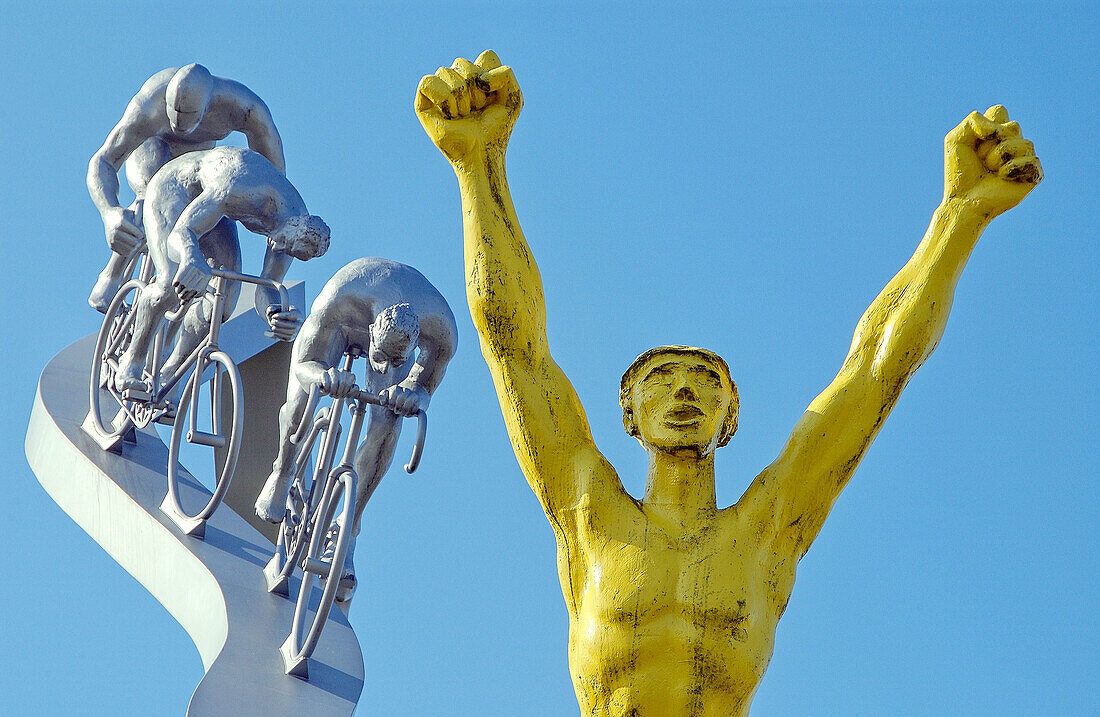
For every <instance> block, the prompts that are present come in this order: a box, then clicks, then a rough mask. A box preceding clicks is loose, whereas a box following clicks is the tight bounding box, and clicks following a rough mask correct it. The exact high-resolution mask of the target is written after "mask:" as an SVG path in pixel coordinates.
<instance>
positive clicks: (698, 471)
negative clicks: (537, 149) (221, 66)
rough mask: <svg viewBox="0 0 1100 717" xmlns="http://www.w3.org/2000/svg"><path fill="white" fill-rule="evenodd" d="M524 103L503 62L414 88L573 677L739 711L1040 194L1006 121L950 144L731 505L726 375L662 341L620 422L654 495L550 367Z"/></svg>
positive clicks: (600, 702) (591, 705)
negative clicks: (520, 133)
mask: <svg viewBox="0 0 1100 717" xmlns="http://www.w3.org/2000/svg"><path fill="white" fill-rule="evenodd" d="M522 105H523V97H522V94H521V93H520V90H519V86H518V85H517V84H516V81H515V77H514V76H513V74H512V71H511V70H510V69H508V68H507V67H501V65H500V61H499V59H498V58H497V57H496V55H495V54H494V53H492V52H485V53H482V55H481V56H480V57H479V58H478V59H477V61H476V62H475V63H470V62H468V61H466V60H462V59H459V60H456V61H455V63H454V65H453V66H452V67H451V68H440V69H439V71H438V72H436V73H435V74H434V75H429V76H426V77H425V78H424V79H423V80H422V81H421V83H420V87H419V89H418V92H417V99H416V111H417V115H418V117H419V118H420V120H421V122H422V124H423V125H424V128H425V129H426V131H427V132H428V134H429V136H430V137H431V138H432V140H433V141H434V142H435V144H436V145H437V146H438V147H439V148H440V149H441V150H442V151H443V153H444V154H445V155H446V156H447V158H448V159H449V160H450V161H451V163H452V164H453V166H454V169H455V172H456V174H457V175H458V181H459V187H460V189H461V193H462V211H463V226H464V233H465V260H466V275H467V285H466V290H467V298H468V300H469V304H470V312H471V315H472V316H473V320H474V324H475V326H476V327H477V331H478V334H479V336H480V338H481V347H482V352H483V353H484V355H485V359H486V361H487V362H488V364H489V369H490V371H491V372H492V375H493V380H494V382H495V384H496V389H497V394H498V397H499V399H500V405H501V409H502V410H503V412H504V419H505V423H506V425H507V428H508V433H509V436H510V437H511V440H512V444H513V446H514V447H515V452H516V457H517V458H518V459H519V463H520V467H521V468H522V470H523V473H524V475H526V477H527V480H528V482H529V483H530V485H531V488H532V490H534V492H535V495H536V496H538V499H539V501H540V502H541V504H542V507H543V509H544V510H545V512H546V516H547V517H548V518H549V520H550V524H551V526H552V527H553V529H554V533H555V535H556V537H557V543H558V574H559V577H560V579H561V586H562V592H563V594H564V596H565V602H566V606H567V608H568V610H569V667H570V672H571V674H572V676H573V683H574V687H575V689H576V693H577V700H578V701H579V702H580V706H581V710H582V712H583V713H584V714H589V715H629V714H638V715H655V716H662V717H663V716H667V715H722V716H723V717H728V716H729V715H743V714H746V713H747V712H748V708H749V703H750V701H751V699H752V696H753V693H754V692H755V691H756V688H757V686H758V685H759V683H760V679H761V677H762V676H763V674H764V670H765V669H766V668H767V666H768V661H769V659H770V658H771V654H772V649H773V643H774V637H775V628H776V624H777V623H778V621H779V618H780V616H781V615H782V614H783V610H784V609H785V607H786V605H787V600H788V598H789V597H790V594H791V588H792V586H793V584H794V577H795V567H796V565H797V563H798V561H799V559H800V558H801V557H802V556H803V555H804V554H805V553H806V551H807V549H808V548H809V546H810V543H811V542H812V541H813V540H814V538H815V537H816V536H817V534H818V531H819V530H820V529H821V526H822V523H823V521H824V520H825V517H826V516H827V515H828V512H829V510H830V508H831V507H832V505H833V502H834V501H835V500H836V498H837V496H838V494H839V493H840V491H841V489H843V487H844V485H845V484H846V483H847V482H848V479H849V478H850V477H851V475H852V472H853V471H854V470H855V468H856V465H857V464H858V463H859V460H860V459H861V458H862V456H863V454H864V452H865V451H866V450H867V447H868V445H870V443H871V440H872V439H873V438H874V436H875V434H876V433H877V432H878V430H879V428H880V427H881V425H882V422H883V420H884V419H885V418H886V416H887V414H888V413H889V412H890V410H891V409H892V408H893V406H894V404H895V402H896V401H897V399H898V396H899V394H900V393H901V390H902V388H903V387H904V386H905V383H906V381H907V380H908V379H909V378H910V376H912V374H913V372H914V371H916V369H917V368H918V367H919V366H920V365H921V363H922V362H923V361H924V360H925V359H926V358H927V357H928V355H929V354H930V353H931V352H932V350H933V349H934V348H935V346H936V343H937V341H939V338H940V336H941V334H942V333H943V329H944V325H945V323H946V321H947V314H948V311H949V309H950V306H951V300H952V296H953V294H954V289H955V284H956V282H957V280H958V278H959V274H960V273H961V271H962V268H963V265H964V264H965V263H966V260H967V258H968V257H969V255H970V252H971V250H972V249H973V247H974V245H975V243H976V242H977V240H978V236H979V235H980V234H981V232H982V230H983V229H984V228H985V226H986V225H987V224H988V223H989V221H990V220H991V219H992V218H993V217H994V216H996V215H997V214H1000V213H1001V212H1004V211H1006V210H1007V209H1010V208H1011V207H1013V206H1015V205H1016V204H1017V203H1018V202H1019V201H1020V200H1022V199H1023V197H1024V196H1025V195H1026V194H1027V193H1028V192H1029V191H1030V190H1031V189H1032V188H1033V187H1034V186H1035V185H1036V184H1037V183H1038V182H1039V181H1040V179H1041V178H1042V170H1041V168H1040V165H1039V161H1038V159H1036V157H1035V155H1034V150H1033V148H1032V145H1031V143H1030V142H1028V141H1027V140H1024V139H1022V138H1021V137H1020V130H1019V127H1018V126H1017V125H1016V123H1015V122H1009V121H1008V115H1007V113H1006V112H1005V110H1004V108H1003V107H1000V106H996V107H991V108H990V109H989V110H988V111H987V112H986V113H985V114H979V113H977V112H974V113H972V114H971V115H970V116H969V117H967V118H966V119H965V120H964V121H963V122H962V123H961V124H960V125H959V126H958V127H956V128H955V129H954V130H952V131H951V132H950V133H949V134H948V135H947V139H946V142H945V185H946V186H945V192H944V199H943V202H942V203H941V204H940V206H939V208H938V209H937V210H936V211H935V213H934V215H933V217H932V223H931V226H930V227H929V228H928V232H927V233H926V234H925V236H924V239H923V241H921V243H920V245H919V246H918V247H917V250H916V253H915V254H914V255H913V257H912V259H910V260H909V262H908V263H907V264H906V265H905V266H904V267H903V268H902V269H901V271H900V272H898V274H897V276H895V277H894V278H893V279H892V280H891V281H890V283H889V284H887V285H886V288H885V289H884V290H883V291H882V293H881V294H880V295H879V296H878V298H877V299H875V301H874V303H872V304H871V306H870V308H869V309H867V312H866V313H865V314H864V315H863V318H862V319H860V321H859V324H858V326H857V327H856V331H855V337H854V339H853V341H852V347H851V350H850V351H849V354H848V358H847V360H845V362H844V365H843V367H842V368H841V370H840V373H839V374H838V375H837V377H836V378H835V379H834V380H833V382H832V383H831V384H830V385H829V386H828V388H826V389H825V391H824V392H823V393H822V394H821V395H820V396H818V397H817V398H816V399H814V401H813V402H812V403H811V404H810V406H809V408H808V409H807V410H806V412H805V414H804V415H803V416H802V418H801V420H800V421H799V422H798V425H797V426H795V428H794V432H793V433H792V434H791V436H790V438H789V440H788V441H787V443H786V445H785V446H784V447H783V450H782V451H781V453H780V455H779V457H778V458H777V459H776V460H775V462H774V463H772V464H771V465H770V466H768V467H767V468H765V469H764V471H763V472H762V473H760V475H759V476H757V477H756V479H755V480H754V481H753V482H752V484H751V485H750V486H749V488H748V490H747V491H746V492H745V494H744V496H742V498H741V499H740V500H739V501H738V502H737V503H736V504H735V505H733V506H731V507H729V508H724V509H719V508H718V507H717V505H716V503H715V494H714V451H715V450H716V448H717V447H718V446H719V445H722V444H724V443H725V441H727V440H728V439H729V436H730V435H731V434H732V432H733V430H734V429H735V428H736V416H737V394H736V388H735V386H734V384H733V382H732V381H731V379H730V377H729V373H728V369H727V368H726V365H725V362H723V361H722V360H721V359H720V358H718V357H717V356H715V355H714V354H712V353H710V352H709V351H704V350H701V349H691V348H687V347H662V348H660V349H656V350H653V351H650V352H647V353H646V354H643V355H642V356H641V357H639V360H638V361H636V362H635V364H634V365H633V366H631V368H630V369H629V370H628V371H627V374H626V375H625V376H624V380H623V387H622V403H623V421H624V425H625V426H626V429H627V431H628V432H629V433H631V434H632V435H634V436H637V438H638V440H639V441H640V442H641V444H642V445H643V446H644V447H645V449H646V451H647V452H648V453H649V472H648V479H647V486H646V492H645V497H644V498H643V499H642V500H640V501H639V500H635V499H634V498H632V497H631V496H630V495H628V494H627V493H626V492H625V491H624V490H623V488H622V485H621V484H620V482H619V479H618V476H617V475H616V473H615V470H614V468H612V467H611V465H610V464H609V463H608V462H607V460H606V459H605V458H604V457H603V456H602V455H601V454H600V452H599V451H598V450H597V449H596V446H595V444H594V443H593V441H592V436H591V433H590V431H589V427H588V423H587V419H586V418H585V414H584V411H583V409H582V407H581V404H580V401H579V400H578V399H577V395H576V393H575V392H574V391H573V387H572V386H571V385H570V383H569V381H568V380H567V379H566V378H565V375H564V374H563V373H562V370H561V369H560V368H559V367H558V365H557V364H556V363H555V362H554V360H553V358H552V357H551V356H550V351H549V348H548V345H547V338H546V316H545V306H544V302H543V293H542V284H541V280H540V278H539V273H538V269H537V268H536V266H535V262H534V259H533V258H532V256H531V252H530V250H529V248H528V246H527V243H526V241H525V240H524V237H523V234H522V232H521V231H520V226H519V220H518V219H517V217H516V212H515V209H514V207H513V206H512V201H511V197H510V194H509V191H508V184H507V179H506V176H505V166H504V155H505V150H506V147H507V143H508V137H509V135H510V133H511V130H512V127H513V125H514V123H515V120H516V117H517V116H518V115H519V112H520V109H521V107H522Z"/></svg>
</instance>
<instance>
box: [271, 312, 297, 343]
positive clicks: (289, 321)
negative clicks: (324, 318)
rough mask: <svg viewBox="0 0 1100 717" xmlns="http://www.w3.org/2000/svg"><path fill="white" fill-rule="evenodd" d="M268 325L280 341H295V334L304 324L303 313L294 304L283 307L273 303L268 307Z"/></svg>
mask: <svg viewBox="0 0 1100 717" xmlns="http://www.w3.org/2000/svg"><path fill="white" fill-rule="evenodd" d="M267 325H268V326H269V327H271V333H272V334H273V335H274V336H275V338H277V339H279V340H280V341H293V340H294V335H295V334H297V333H298V329H300V328H301V326H302V315H301V313H300V312H299V311H298V309H296V308H294V307H293V306H287V307H283V306H280V305H279V304H271V305H270V306H268V307H267Z"/></svg>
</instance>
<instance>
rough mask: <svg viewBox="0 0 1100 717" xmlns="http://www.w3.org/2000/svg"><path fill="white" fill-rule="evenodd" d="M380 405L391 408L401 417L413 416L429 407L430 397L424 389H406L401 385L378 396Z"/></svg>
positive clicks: (417, 387)
mask: <svg viewBox="0 0 1100 717" xmlns="http://www.w3.org/2000/svg"><path fill="white" fill-rule="evenodd" d="M378 398H379V399H380V401H379V405H381V406H385V407H386V408H389V409H390V410H391V411H393V412H394V413H396V414H397V415H399V416H412V415H414V414H416V413H417V412H419V411H423V410H425V409H426V408H427V407H428V401H429V400H430V397H429V396H428V392H427V391H425V390H424V389H423V388H420V387H419V386H416V387H415V388H406V387H404V386H402V385H400V384H398V385H396V386H390V387H389V388H387V389H384V390H382V391H381V392H379V394H378Z"/></svg>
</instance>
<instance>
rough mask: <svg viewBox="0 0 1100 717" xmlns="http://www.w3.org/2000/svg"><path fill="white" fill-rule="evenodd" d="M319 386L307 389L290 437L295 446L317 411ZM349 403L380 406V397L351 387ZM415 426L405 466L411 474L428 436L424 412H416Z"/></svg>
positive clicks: (315, 385)
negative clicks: (409, 453) (298, 420)
mask: <svg viewBox="0 0 1100 717" xmlns="http://www.w3.org/2000/svg"><path fill="white" fill-rule="evenodd" d="M321 394H322V391H321V385H320V384H317V383H315V384H313V385H312V386H311V387H310V389H309V399H308V400H307V401H306V409H305V411H303V413H302V420H301V422H300V423H299V424H298V430H297V431H296V432H295V433H294V436H293V437H291V439H290V442H291V443H294V444H297V443H299V442H301V440H302V439H303V438H305V436H306V433H307V432H308V431H309V427H310V423H311V421H310V420H309V417H310V416H312V415H313V414H314V412H315V411H316V410H317V404H318V403H319V402H320V401H321ZM345 398H347V399H348V400H351V401H358V402H359V403H361V404H367V403H369V404H372V405H375V406H381V405H382V399H381V397H379V396H377V395H375V394H373V393H368V392H367V391H364V390H363V389H361V388H359V387H358V386H352V387H351V391H349V392H348V395H347V396H346V397H345ZM411 417H412V416H404V418H411ZM416 419H417V426H416V445H414V446H413V452H412V456H410V457H409V462H408V463H406V464H405V466H404V467H405V472H406V473H412V472H414V471H415V470H416V469H417V467H418V466H419V465H420V457H421V456H422V455H423V454H424V440H425V438H427V435H428V414H427V413H425V412H424V411H422V410H421V411H417V412H416Z"/></svg>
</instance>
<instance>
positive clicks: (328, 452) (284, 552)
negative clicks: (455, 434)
mask: <svg viewBox="0 0 1100 717" xmlns="http://www.w3.org/2000/svg"><path fill="white" fill-rule="evenodd" d="M361 355H362V349H361V348H360V347H358V346H353V347H351V348H350V349H348V351H347V352H346V353H345V354H344V361H343V365H342V367H341V368H343V370H344V371H351V367H352V364H353V363H354V361H355V359H356V358H358V357H359V356H361ZM321 393H322V392H321V389H320V385H319V384H314V385H313V386H312V387H310V393H309V398H308V399H307V402H306V408H305V411H304V412H303V414H302V422H301V424H299V426H298V430H297V431H296V432H295V434H294V436H293V437H292V438H291V442H292V443H294V444H295V445H296V446H297V447H298V448H297V451H296V453H295V462H294V479H293V482H292V483H291V487H290V492H289V494H288V497H287V502H286V508H287V510H286V514H285V516H284V518H283V522H282V525H281V526H280V527H279V535H278V538H277V540H276V541H275V546H276V547H275V554H274V555H273V556H272V558H271V560H270V561H269V562H268V564H267V566H266V567H265V568H264V575H265V577H266V579H267V586H268V591H269V592H272V593H275V594H279V595H284V596H287V597H289V592H290V591H289V586H290V577H291V575H292V574H293V573H294V570H295V568H297V567H300V568H301V569H302V583H301V586H300V587H299V589H298V596H297V600H296V605H295V609H294V619H293V622H292V623H291V631H290V635H289V636H288V637H287V639H286V641H285V642H284V643H283V644H282V646H281V647H280V648H279V652H280V654H281V655H282V657H283V666H284V668H285V670H286V674H288V675H295V676H297V677H302V678H306V679H308V675H309V671H308V670H309V668H308V663H309V657H310V656H311V655H312V654H313V651H314V649H315V648H316V647H317V641H318V640H319V639H320V637H321V630H322V629H323V628H324V625H325V622H326V621H327V619H328V614H329V611H330V610H331V609H332V604H333V602H334V601H335V599H336V591H337V589H338V588H339V585H340V578H341V577H342V572H343V568H344V560H345V558H346V557H347V550H348V544H349V542H350V540H351V532H352V527H353V526H352V522H353V520H354V517H355V496H356V488H357V483H358V480H359V477H358V475H357V474H356V472H355V469H354V467H353V465H352V463H353V461H354V459H355V452H356V449H357V448H358V445H359V436H360V434H361V433H362V430H363V421H364V417H365V415H366V412H367V406H368V405H371V404H373V405H380V404H381V399H380V398H379V397H378V396H376V395H374V394H372V393H367V392H366V391H364V390H362V389H360V388H359V387H358V386H353V387H352V389H351V391H350V392H349V394H348V395H347V396H346V397H344V398H334V399H333V400H332V403H331V404H329V405H327V406H324V407H322V408H321V409H320V410H317V404H318V403H319V401H320V398H321ZM345 406H349V408H350V415H351V422H350V424H349V426H348V431H347V436H346V437H345V440H344V444H343V452H342V454H341V457H340V462H339V464H337V465H336V466H335V467H333V462H334V461H335V459H336V450H337V447H338V445H339V442H340V437H341V433H342V432H343V431H342V426H341V419H342V418H343V415H342V414H343V410H344V408H345ZM315 412H316V413H315ZM310 416H313V420H312V421H309V420H307V419H308V418H309V417H310ZM416 417H417V435H416V444H415V446H414V447H413V451H412V456H411V457H410V458H409V462H408V463H407V464H405V471H406V472H407V473H412V472H413V471H415V470H416V469H417V466H418V465H419V463H420V457H421V455H422V454H423V451H424V439H425V437H426V435H427V428H428V423H427V421H428V417H427V415H426V414H425V413H424V411H418V412H417V413H416ZM410 418H411V416H410ZM314 449H316V451H315V450H314ZM311 459H312V461H313V464H314V467H313V470H312V471H310V470H309V465H310V462H311ZM338 511H339V516H337V512H338ZM317 580H323V581H324V589H323V591H322V595H321V600H320V602H319V604H318V605H317V606H316V608H312V609H311V606H310V596H311V593H312V591H313V585H314V582H315V581H317ZM311 613H312V618H310V614H311ZM307 621H308V622H309V627H308V628H307V627H306V623H307Z"/></svg>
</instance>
